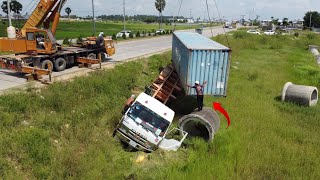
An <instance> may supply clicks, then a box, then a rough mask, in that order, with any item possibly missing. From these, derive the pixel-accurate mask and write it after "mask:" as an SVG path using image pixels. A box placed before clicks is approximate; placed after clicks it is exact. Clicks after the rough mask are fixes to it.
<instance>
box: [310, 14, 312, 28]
mask: <svg viewBox="0 0 320 180" xmlns="http://www.w3.org/2000/svg"><path fill="white" fill-rule="evenodd" d="M311 19H312V12H310V28H311V22H312V21H311Z"/></svg>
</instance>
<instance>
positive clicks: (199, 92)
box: [187, 81, 207, 111]
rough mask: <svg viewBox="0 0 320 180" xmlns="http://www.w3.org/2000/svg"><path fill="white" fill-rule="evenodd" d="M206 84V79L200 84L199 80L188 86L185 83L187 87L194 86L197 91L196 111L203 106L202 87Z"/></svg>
mask: <svg viewBox="0 0 320 180" xmlns="http://www.w3.org/2000/svg"><path fill="white" fill-rule="evenodd" d="M206 84H207V81H204V83H203V84H202V85H200V83H199V81H196V82H195V83H194V86H190V85H188V84H187V87H191V88H194V89H195V90H196V92H197V102H198V111H201V110H202V107H203V88H204V86H205V85H206Z"/></svg>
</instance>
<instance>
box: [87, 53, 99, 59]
mask: <svg viewBox="0 0 320 180" xmlns="http://www.w3.org/2000/svg"><path fill="white" fill-rule="evenodd" d="M87 58H88V59H97V55H96V54H95V53H90V54H88V56H87Z"/></svg>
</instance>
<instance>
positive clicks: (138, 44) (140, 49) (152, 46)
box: [0, 27, 230, 92]
mask: <svg viewBox="0 0 320 180" xmlns="http://www.w3.org/2000/svg"><path fill="white" fill-rule="evenodd" d="M184 31H192V32H193V31H194V30H184ZM226 31H230V30H229V29H226ZM223 33H224V30H223V28H220V27H215V28H213V29H212V34H213V36H216V35H218V34H223ZM203 35H204V36H206V37H211V30H210V29H205V30H204V31H203ZM171 46H172V36H158V37H153V38H146V39H139V40H130V41H121V42H119V43H116V44H115V47H116V54H115V55H113V56H112V60H110V61H107V62H104V63H103V66H108V65H109V64H115V63H117V62H122V61H126V60H129V59H133V58H139V57H144V56H149V55H152V54H157V53H161V52H164V51H167V50H170V49H171ZM90 71H93V70H91V69H83V68H82V69H80V68H78V67H73V68H70V69H66V70H64V71H62V72H53V74H52V77H53V79H54V80H55V81H57V80H67V79H69V78H72V77H74V76H78V75H79V76H80V75H82V73H83V72H90ZM27 84H28V82H27V80H26V78H25V77H24V74H21V73H17V72H12V71H9V70H4V69H0V92H3V91H6V90H8V89H10V88H19V87H24V86H25V85H27Z"/></svg>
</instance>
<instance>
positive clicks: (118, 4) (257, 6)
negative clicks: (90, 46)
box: [18, 0, 320, 20]
mask: <svg viewBox="0 0 320 180" xmlns="http://www.w3.org/2000/svg"><path fill="white" fill-rule="evenodd" d="M18 1H19V2H20V3H21V4H22V5H23V7H24V8H23V13H25V12H29V13H30V12H31V9H34V7H35V6H33V5H34V4H35V3H37V2H39V0H18ZM93 1H94V6H95V14H96V15H103V14H105V15H112V14H122V13H123V0H93ZM181 1H182V5H181V11H180V13H179V15H182V16H184V17H190V16H191V17H193V18H199V17H200V18H201V19H204V18H205V19H208V12H207V7H206V1H205V0H166V7H165V10H164V12H163V15H166V16H177V15H178V12H179V7H180V3H181ZM125 2H126V6H125V7H126V14H127V15H135V14H143V15H158V11H157V10H156V9H155V6H154V2H155V1H154V0H125ZM91 3H92V1H91V0H68V1H67V2H66V4H65V6H64V8H66V7H70V8H71V10H72V12H71V14H75V15H78V16H87V15H89V14H90V15H92V6H91ZM216 4H217V6H215V1H214V0H208V6H209V12H210V13H209V14H210V18H211V19H212V18H213V17H214V18H215V19H220V18H223V19H229V20H231V19H240V17H241V16H242V15H244V16H245V19H249V18H251V19H253V18H256V16H257V15H258V16H259V19H260V20H263V19H271V17H274V18H279V19H283V18H285V17H287V18H289V19H291V20H294V19H302V18H303V16H304V14H305V13H306V12H307V11H318V12H320V1H319V0H216ZM216 7H218V9H217V8H216ZM218 12H219V13H218ZM64 14H66V13H65V12H64V10H63V12H62V15H64Z"/></svg>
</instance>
